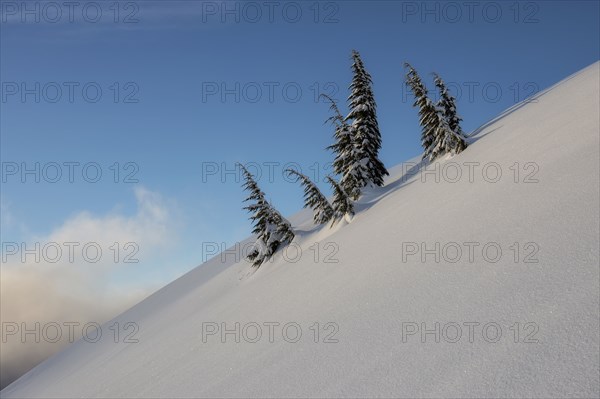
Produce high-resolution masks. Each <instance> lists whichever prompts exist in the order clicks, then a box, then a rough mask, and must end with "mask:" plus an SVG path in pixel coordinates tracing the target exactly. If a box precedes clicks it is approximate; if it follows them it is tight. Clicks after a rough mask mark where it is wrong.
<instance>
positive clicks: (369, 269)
mask: <svg viewBox="0 0 600 399" xmlns="http://www.w3.org/2000/svg"><path fill="white" fill-rule="evenodd" d="M599 73H600V64H599V63H595V64H593V65H591V66H589V67H588V68H586V69H584V70H582V71H580V72H579V73H577V74H575V75H573V76H571V77H569V78H567V79H565V80H564V81H562V82H560V83H558V84H557V85H555V86H554V87H552V88H550V89H548V90H547V91H546V92H544V93H541V94H540V95H539V96H537V97H536V98H535V99H534V101H531V102H527V103H523V104H518V105H516V106H514V107H513V108H512V109H509V110H507V111H506V112H505V113H503V114H502V115H500V116H499V117H498V118H496V119H495V120H493V121H491V122H490V123H488V124H486V125H485V126H483V127H482V128H481V129H479V130H478V131H477V132H476V134H475V135H474V136H473V138H472V142H473V143H472V144H471V145H470V146H469V148H467V150H466V151H465V152H463V153H462V154H459V155H457V156H455V157H453V158H445V159H443V160H441V161H440V162H439V163H438V165H437V167H439V168H440V171H441V172H443V175H442V178H441V180H440V182H439V183H436V182H435V176H433V174H429V175H423V174H422V171H421V172H418V171H417V170H418V167H415V168H413V169H412V170H411V171H410V173H409V175H408V176H407V175H406V174H405V172H406V170H407V169H409V167H407V164H404V165H399V166H397V167H395V168H392V169H391V170H390V173H391V176H390V177H389V178H388V179H387V180H386V186H385V187H383V188H380V189H376V190H372V191H370V192H369V193H367V194H366V195H365V196H364V197H363V198H362V199H361V201H360V203H359V204H357V206H356V211H357V214H356V216H355V217H354V218H353V220H352V221H351V222H350V223H347V222H345V221H341V222H340V223H338V224H337V225H335V226H334V227H333V228H332V229H330V228H329V225H325V226H323V227H314V226H313V225H312V214H311V212H308V211H302V212H300V213H299V214H297V215H295V216H294V217H292V218H290V222H291V223H292V225H293V226H294V229H295V231H296V233H297V235H296V239H295V241H294V242H295V243H297V244H299V245H300V247H301V248H302V254H301V257H300V259H299V260H298V261H297V262H295V263H292V262H289V261H288V262H286V261H285V260H284V259H283V258H282V252H281V251H280V252H278V253H277V255H276V257H275V261H274V262H272V263H266V264H264V265H263V266H262V267H261V268H260V269H259V270H258V271H257V272H256V273H254V274H249V273H248V272H249V271H250V270H251V268H250V265H249V264H248V263H246V262H245V261H243V260H242V261H238V262H237V263H236V261H235V256H234V255H227V259H226V262H223V261H222V260H221V257H220V256H217V257H216V258H214V259H212V260H211V261H209V262H207V263H205V264H203V265H201V266H199V267H197V268H196V269H194V270H193V271H191V272H190V273H188V274H186V275H185V276H183V277H181V278H180V279H178V280H176V281H174V282H173V283H171V284H169V285H167V286H166V287H164V288H163V289H161V290H160V291H158V292H156V293H155V294H153V295H152V296H150V297H149V298H147V299H146V300H144V301H142V302H141V303H139V304H138V305H136V306H134V307H133V308H131V309H130V310H128V311H127V312H125V313H124V314H122V315H121V316H119V317H117V318H116V319H115V320H113V321H111V322H109V323H107V324H106V325H105V326H103V336H102V339H101V340H100V341H99V342H97V343H88V342H85V341H78V342H76V343H74V344H72V345H70V346H69V347H67V348H66V349H65V350H63V351H62V352H60V353H59V354H57V355H55V356H53V357H51V358H50V359H48V360H47V361H45V362H43V363H42V364H40V365H39V366H37V367H36V368H34V369H33V370H31V371H30V372H29V373H27V374H26V375H24V376H23V377H21V378H20V379H19V380H17V381H16V382H14V383H13V384H12V385H10V386H9V387H7V388H6V389H5V390H3V391H2V393H1V394H2V397H3V398H4V397H6V398H9V397H27V398H34V397H60V398H81V397H102V398H109V397H282V398H285V397H296V398H297V397H341V396H347V397H411V398H414V397H461V398H467V397H478V398H479V397H561V398H562V397H598V396H600V392H599V384H600V383H599V373H600V370H599V258H598V252H599V251H598V245H599V220H600V219H599V207H600V204H599V181H600V176H599V169H600V165H599V132H600V121H599V119H600V117H599V110H600V104H599V98H600V90H599ZM415 112H416V111H415ZM415 117H416V116H415ZM400 122H401V121H400ZM384 133H385V132H384ZM385 134H393V133H391V132H387V133H385ZM415 134H419V132H415ZM469 162H477V163H478V165H479V166H474V175H473V179H472V180H473V182H470V181H469V180H470V179H469V176H468V172H469V166H468V165H472V164H469ZM516 162H518V165H519V166H518V168H517V169H518V170H519V172H520V173H519V176H518V177H517V180H518V182H517V183H515V181H514V179H515V171H514V169H515V167H513V168H512V169H511V166H512V165H514V164H515V163H516ZM452 163H455V164H452ZM491 163H496V164H497V165H499V166H500V170H501V173H502V176H501V178H500V180H499V181H498V182H496V183H491V182H488V181H486V180H485V179H484V178H483V176H482V169H483V166H484V165H488V164H491ZM456 165H459V166H460V170H461V172H462V177H461V178H460V179H458V182H455V183H451V182H450V181H449V180H450V179H453V178H454V177H455V176H456V169H457V168H456V167H455V166H456ZM428 169H429V170H433V169H434V166H429V167H428ZM486 171H487V173H486V175H485V177H486V178H487V179H488V180H493V179H494V178H495V171H496V169H495V166H494V165H492V166H488V169H487V170H486ZM444 175H445V176H446V179H444V178H443V176H444ZM423 177H425V178H426V180H427V181H426V182H422V178H423ZM525 180H527V181H530V180H531V181H532V182H529V183H525V182H524V181H525ZM536 180H537V182H535V181H536ZM295 189H298V195H299V196H300V195H302V193H301V190H300V188H298V187H295ZM240 190H241V189H240ZM242 197H243V195H242V193H241V192H240V200H241V199H242ZM436 242H439V243H440V248H443V247H444V246H445V248H446V253H445V254H443V253H442V254H441V255H445V256H441V258H440V261H439V263H436V262H435V259H434V255H433V254H430V255H427V257H426V261H425V262H422V261H421V256H420V255H421V253H420V252H419V253H418V254H417V255H411V256H407V259H406V260H405V261H403V252H404V255H406V250H408V249H411V250H412V249H414V248H413V247H411V246H410V245H412V244H410V243H417V244H418V245H421V243H425V245H426V246H427V248H428V249H432V248H435V245H436V244H435V243H436ZM469 242H478V243H479V246H477V247H475V248H474V259H473V261H471V260H470V259H469V247H468V246H465V245H464V243H469ZM315 243H317V244H316V246H315ZM403 243H404V244H403ZM407 243H409V244H407ZM449 243H457V244H456V245H458V246H459V247H460V248H461V249H462V256H461V257H460V259H459V260H458V261H456V262H454V263H452V262H451V261H450V260H453V259H455V258H456V254H457V253H456V245H455V244H450V245H447V244H449ZM489 243H495V244H489ZM514 243H517V246H518V247H519V257H518V259H517V260H518V262H515V248H516V247H515V246H514ZM486 244H488V245H487V247H486V248H487V254H486V256H488V259H490V260H486V259H485V258H484V256H483V254H482V248H483V247H484V245H486ZM407 245H408V246H409V247H410V248H409V247H407ZM469 245H470V244H469ZM311 247H312V249H311ZM317 247H318V248H319V253H318V254H317V253H316V248H317ZM498 247H500V249H501V250H502V256H501V258H500V260H499V261H497V262H496V263H492V261H491V260H493V258H495V257H496V254H495V249H497V248H498ZM511 248H512V249H511ZM536 248H537V249H539V250H537V249H536ZM403 249H404V250H405V251H403ZM440 251H441V249H440ZM536 251H537V252H536ZM532 252H533V253H534V254H533V255H531V253H532ZM528 255H529V258H528V260H535V259H537V260H538V262H537V263H525V262H524V258H525V257H526V256H528ZM295 256H296V251H295V250H292V249H290V250H289V252H288V258H293V257H295ZM315 257H316V259H315ZM334 259H337V260H339V262H338V263H329V261H331V260H334ZM315 260H317V261H316V262H315ZM167 266H168V265H165V267H167ZM115 321H118V322H120V323H121V326H123V325H124V323H126V322H135V323H137V325H138V326H139V331H138V332H137V334H136V335H135V338H137V339H139V342H138V343H129V344H126V343H123V342H122V341H123V338H124V336H125V335H126V332H124V331H122V332H121V337H120V341H121V343H118V344H116V343H114V337H113V332H112V331H111V330H109V329H108V327H109V326H110V325H112V324H113V323H114V322H115ZM236 322H239V323H240V326H241V327H244V326H246V328H245V329H244V331H245V333H246V335H245V336H241V337H240V343H236V342H235V336H234V335H233V334H229V335H227V336H225V343H222V342H221V336H220V334H217V335H211V336H208V337H205V338H207V339H206V341H207V342H203V339H202V331H203V323H204V326H205V328H206V327H207V326H213V327H214V324H206V323H217V324H216V325H217V326H219V327H220V325H221V323H226V327H227V328H229V329H233V328H234V326H235V323H236ZM252 322H255V323H258V324H259V325H260V326H261V327H262V333H263V335H262V337H261V338H260V339H259V340H258V342H256V343H251V342H249V341H250V340H251V339H253V338H254V337H255V335H256V328H255V325H254V324H247V323H252ZM268 322H277V323H280V326H275V327H273V329H274V335H273V337H272V338H273V341H274V342H269V327H268V326H266V325H264V323H268ZM290 322H294V323H297V324H298V325H299V326H300V328H301V329H302V336H301V337H300V340H299V341H298V342H297V343H290V342H287V341H286V339H285V338H287V340H293V339H294V338H295V335H296V330H295V329H294V328H293V327H290V328H288V330H287V335H286V337H283V335H282V326H283V325H284V324H285V323H290ZM315 322H318V323H320V324H319V329H320V334H319V337H318V341H319V342H318V343H315V342H314V339H315V335H314V328H315V327H314V323H315ZM328 322H331V323H335V324H329V325H327V328H325V327H326V323H328ZM436 322H437V323H439V326H440V327H439V329H440V336H439V342H436V336H435V333H434V332H431V333H429V334H426V335H424V336H422V335H421V332H420V331H419V332H417V333H416V334H414V335H404V336H403V328H404V330H405V332H406V331H408V330H410V329H411V328H414V327H415V326H417V327H418V328H419V329H421V323H426V324H425V325H424V327H425V328H427V329H430V330H434V329H435V323H436ZM470 322H472V323H480V324H479V325H477V326H475V325H474V324H464V323H470ZM407 323H416V324H407ZM487 323H492V324H487ZM493 323H497V324H493ZM515 323H520V324H519V327H518V329H516V328H515ZM527 323H531V324H527ZM486 324H487V330H486V334H485V335H484V334H483V332H482V327H483V326H484V325H486ZM469 325H472V326H473V327H472V328H473V332H474V334H473V336H472V337H469V335H470V334H469V332H470V331H469ZM311 326H313V329H311ZM336 326H337V331H336ZM457 326H458V327H459V328H460V332H461V333H462V336H461V337H460V339H458V342H455V343H452V342H450V341H453V340H455V337H456V335H457V332H459V330H458V329H457ZM496 326H500V328H501V336H500V337H499V339H497V342H491V341H496V335H497V332H496V330H495V327H496ZM241 327H240V329H241ZM511 327H512V329H511ZM407 329H408V330H407ZM515 330H518V331H519V335H518V337H516V338H517V341H518V342H515ZM129 331H131V330H129ZM332 333H334V334H333V336H332V337H329V338H332V339H334V340H337V341H338V342H337V343H326V342H323V341H325V340H326V339H327V337H328V336H329V334H332ZM403 338H404V339H403ZM470 338H471V339H470ZM423 340H424V341H425V342H422V341H423ZM535 340H537V343H536V342H524V341H535ZM403 341H405V342H403ZM470 341H472V342H470ZM488 341H490V342H488Z"/></svg>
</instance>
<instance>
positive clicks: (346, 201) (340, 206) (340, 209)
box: [327, 176, 354, 226]
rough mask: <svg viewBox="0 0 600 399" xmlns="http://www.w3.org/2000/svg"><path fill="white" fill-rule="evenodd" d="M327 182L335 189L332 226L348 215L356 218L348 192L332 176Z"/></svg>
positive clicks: (328, 177)
mask: <svg viewBox="0 0 600 399" xmlns="http://www.w3.org/2000/svg"><path fill="white" fill-rule="evenodd" d="M327 180H328V181H329V183H330V184H331V187H332V188H333V203H332V207H333V210H334V214H333V222H332V223H331V226H333V225H334V224H335V222H337V221H338V220H339V219H342V218H343V217H345V216H346V215H348V216H354V204H353V203H352V198H350V196H349V195H348V193H347V192H346V190H344V188H343V187H342V186H341V185H340V184H338V182H336V181H335V180H333V178H332V177H331V176H327Z"/></svg>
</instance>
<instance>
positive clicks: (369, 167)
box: [346, 50, 389, 188]
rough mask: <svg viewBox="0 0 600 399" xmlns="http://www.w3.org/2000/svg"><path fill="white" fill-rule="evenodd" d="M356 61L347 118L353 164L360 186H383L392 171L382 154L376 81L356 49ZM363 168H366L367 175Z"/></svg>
mask: <svg viewBox="0 0 600 399" xmlns="http://www.w3.org/2000/svg"><path fill="white" fill-rule="evenodd" d="M352 60H353V63H352V72H353V78H352V83H351V84H350V95H349V96H348V103H349V109H350V113H349V114H348V116H347V117H346V121H349V122H350V125H351V127H352V130H351V133H352V137H353V143H354V156H353V157H354V163H353V167H354V168H358V169H357V170H355V171H352V173H353V174H355V176H356V179H357V181H356V184H357V186H358V187H359V188H362V187H365V186H367V185H375V186H383V178H384V176H386V175H388V174H389V173H388V171H387V170H386V168H385V166H384V165H383V162H381V160H379V157H378V155H379V150H380V149H381V134H380V132H379V125H378V123H377V113H376V108H377V106H376V103H375V98H374V97H373V89H372V87H371V86H372V84H373V82H372V79H371V75H369V73H368V72H367V70H366V69H365V67H364V64H363V62H362V60H361V58H360V54H359V53H358V52H357V51H356V50H353V51H352ZM362 168H365V169H366V175H365V174H364V173H363V171H362Z"/></svg>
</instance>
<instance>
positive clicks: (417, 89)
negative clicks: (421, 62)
mask: <svg viewBox="0 0 600 399" xmlns="http://www.w3.org/2000/svg"><path fill="white" fill-rule="evenodd" d="M404 65H405V66H406V68H407V69H408V72H407V74H406V82H407V84H408V85H409V87H410V89H411V90H412V92H413V95H414V97H415V102H414V103H413V106H414V107H418V108H419V123H420V125H421V145H422V146H423V159H428V160H429V161H433V160H434V159H436V158H438V157H439V156H441V155H443V154H445V153H448V152H452V151H453V143H455V141H456V139H457V136H456V134H455V133H454V132H453V131H452V129H450V126H449V125H448V122H447V121H446V119H445V118H444V115H443V114H442V112H441V111H440V109H438V107H437V106H436V105H435V104H434V103H433V102H432V101H431V99H430V98H429V97H428V95H427V88H426V87H425V84H424V83H423V81H422V80H421V77H420V76H419V74H418V73H417V71H416V70H415V69H414V68H413V67H412V66H411V65H410V64H409V63H405V64H404Z"/></svg>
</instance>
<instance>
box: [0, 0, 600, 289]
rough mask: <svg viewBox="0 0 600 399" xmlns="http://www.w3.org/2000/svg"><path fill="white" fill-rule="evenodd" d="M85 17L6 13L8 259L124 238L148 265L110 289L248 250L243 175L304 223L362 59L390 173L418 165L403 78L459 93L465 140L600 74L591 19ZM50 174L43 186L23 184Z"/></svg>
mask: <svg viewBox="0 0 600 399" xmlns="http://www.w3.org/2000/svg"><path fill="white" fill-rule="evenodd" d="M89 3H90V2H85V1H84V2H80V5H79V6H78V7H77V8H75V9H74V10H69V9H68V8H67V7H66V6H61V4H62V2H58V3H54V4H58V5H59V7H58V11H57V9H56V7H55V6H54V5H50V6H48V5H47V4H48V3H47V2H28V3H27V7H29V8H27V9H23V8H22V7H23V6H22V3H21V2H6V1H4V0H2V15H1V18H2V20H1V35H0V36H1V38H0V45H1V53H0V56H1V57H0V58H1V59H0V73H1V79H0V80H1V81H2V102H1V103H0V106H1V107H2V110H1V115H0V127H1V150H0V154H1V157H2V162H3V169H2V170H3V176H2V177H3V182H2V190H1V201H2V242H34V241H36V240H37V241H39V242H42V245H43V243H44V240H46V241H48V240H49V239H50V238H52V237H54V238H55V237H67V236H68V237H70V238H69V239H78V238H77V237H78V234H80V232H81V230H78V229H89V231H86V232H81V237H85V239H86V240H92V241H93V240H95V238H94V236H93V234H94V232H96V233H98V234H101V233H102V232H104V233H106V234H108V236H109V237H108V238H107V240H109V241H110V239H111V238H110V237H111V236H110V234H112V233H111V232H112V230H111V229H115V234H116V235H118V234H117V233H118V232H123V231H130V232H131V237H133V238H127V237H129V236H124V238H123V240H124V241H127V242H129V241H128V240H133V241H135V240H139V241H140V242H139V247H140V252H139V256H138V258H139V260H140V262H139V263H138V264H133V265H125V266H124V267H119V268H111V269H110V270H111V271H110V273H109V274H107V275H106V276H104V278H105V279H106V280H108V281H116V282H121V283H122V282H124V281H131V280H135V282H136V283H139V284H142V283H144V282H148V283H152V284H154V285H157V286H160V285H163V284H165V283H167V282H168V281H170V280H171V279H173V278H174V277H176V276H178V275H180V274H181V273H183V272H185V271H187V270H190V269H191V268H192V267H194V266H196V265H198V264H200V263H201V262H202V258H203V256H205V255H206V254H203V251H202V243H203V242H217V243H221V242H226V243H227V244H228V245H231V244H233V243H234V242H235V241H237V240H240V239H243V238H245V237H246V236H248V235H249V233H250V229H251V225H250V222H249V221H248V219H247V214H246V213H245V212H244V211H243V210H242V209H241V206H242V204H241V201H242V200H243V199H244V198H245V193H244V192H243V191H242V188H241V184H240V182H239V181H236V178H235V177H234V176H233V175H231V174H226V175H225V176H224V177H223V178H222V177H221V172H222V171H223V169H232V168H233V167H234V165H235V162H237V161H240V162H244V163H248V162H253V163H255V164H258V165H260V166H261V167H262V172H263V177H262V178H261V179H260V181H259V183H260V184H261V186H262V188H263V190H264V191H266V192H267V194H268V196H269V198H270V199H271V200H272V201H273V203H274V204H275V205H276V206H277V207H278V208H279V209H280V210H281V211H282V212H283V213H284V214H287V215H289V214H292V213H294V212H296V211H297V210H299V209H300V208H301V206H302V191H301V188H300V187H298V186H297V185H295V184H292V183H290V182H288V181H286V180H285V179H284V178H283V177H282V170H283V165H285V164H286V163H289V162H295V163H296V164H297V165H299V166H300V167H301V168H302V171H303V172H304V173H306V174H308V175H309V176H311V177H315V172H316V171H318V175H317V177H318V178H317V180H318V181H319V185H320V186H321V187H322V188H323V189H324V190H325V191H327V187H326V185H325V184H323V182H322V180H323V177H324V176H325V174H326V173H327V172H328V170H327V164H328V162H330V161H331V155H330V154H329V153H328V152H327V151H326V150H325V149H324V148H325V147H326V146H327V145H329V144H331V141H332V138H331V136H332V129H331V127H330V126H328V125H325V124H324V121H325V119H326V118H327V117H328V116H329V111H328V105H327V104H325V103H323V102H320V101H318V100H317V99H316V96H317V95H318V93H319V92H325V93H328V94H331V95H333V97H335V98H336V99H338V100H339V103H340V106H341V107H342V109H343V110H346V107H345V99H346V96H347V87H348V85H349V83H350V79H351V73H350V60H349V58H350V51H351V50H352V49H356V50H358V51H359V52H360V53H361V55H362V58H363V61H364V63H365V65H366V68H367V69H368V71H369V72H370V73H371V75H372V77H373V81H374V93H375V99H376V101H377V104H378V117H379V125H380V129H381V133H382V138H383V149H382V151H381V153H380V155H381V158H382V160H383V161H384V163H385V164H386V166H388V167H391V166H393V165H395V164H398V163H400V162H402V161H404V160H407V159H409V158H411V157H414V156H416V155H418V154H419V153H420V150H421V149H420V143H419V135H420V131H419V126H418V118H417V112H416V110H415V109H414V108H412V106H411V104H412V99H411V97H410V95H408V93H406V89H405V88H403V77H404V69H403V67H402V65H403V63H404V62H405V61H408V62H410V63H411V64H412V65H413V66H414V67H415V68H416V69H417V70H418V71H419V72H420V74H421V75H422V76H423V77H424V78H425V80H426V82H427V83H428V85H429V87H430V88H432V87H433V84H432V81H431V76H430V73H431V72H434V71H435V72H437V73H439V74H440V75H441V76H442V77H443V78H444V79H445V80H446V82H448V83H449V86H450V88H451V90H452V89H454V94H455V95H457V96H458V97H459V98H458V106H459V113H460V114H461V115H462V117H463V119H464V122H463V128H464V130H466V131H471V130H473V129H475V128H477V127H478V126H479V125H481V124H483V123H485V122H486V121H487V120H489V119H490V118H492V117H494V116H495V115H497V114H498V113H500V112H501V111H502V110H504V109H506V108H508V107H510V106H511V105H513V104H514V103H515V102H517V101H520V100H522V99H523V98H525V97H526V96H527V95H528V94H532V93H534V92H536V91H539V90H541V89H544V88H546V87H548V86H550V85H552V84H554V83H556V82H557V81H559V80H561V79H562V78H564V77H566V76H567V75H569V74H571V73H573V72H576V71H577V70H579V69H581V68H583V67H585V66H587V65H589V64H591V63H593V62H595V61H597V60H598V59H599V46H600V44H599V37H600V34H599V33H600V32H599V20H598V18H599V17H598V15H599V6H598V4H599V3H598V2H597V1H534V2H513V1H509V2H504V1H502V2H485V1H483V2H471V3H469V2H392V1H368V2H367V1H339V2H327V1H324V2H314V1H308V2H271V3H268V2H267V3H265V2H262V1H260V2H245V3H235V2H227V3H221V2H200V1H169V2H167V1H136V2H120V3H119V4H118V5H117V6H115V2H114V1H110V2H104V1H97V2H95V3H94V2H91V3H93V4H89ZM467 4H471V6H468V5H467ZM86 5H88V6H87V8H86ZM36 7H37V8H36ZM27 10H33V11H32V12H31V13H27V12H26V11H27ZM98 10H100V13H101V14H98V13H97V12H98ZM117 10H118V14H116V12H117ZM69 11H72V12H73V14H72V20H73V21H72V22H71V21H70V20H69V17H70V16H69ZM57 12H59V13H60V15H59V14H57ZM36 19H39V21H36ZM95 19H97V22H93V21H94V20H95ZM115 19H116V21H117V22H115ZM125 19H127V22H128V23H126V21H125ZM52 21H56V22H52ZM36 84H39V86H36ZM38 87H39V88H38ZM57 87H58V88H60V90H61V91H60V93H61V96H60V98H59V97H58V93H59V92H58V91H57ZM69 87H71V88H72V90H73V91H72V93H70V92H69ZM84 88H85V89H84ZM98 88H100V90H101V95H100V96H98V95H97V90H98ZM23 89H26V90H29V92H28V93H29V94H25V96H24V97H22V94H23V93H22V92H23ZM458 89H460V92H457V90H458ZM69 94H72V95H73V97H72V98H69ZM36 95H38V96H39V97H40V98H39V102H36ZM565 139H568V138H567V137H565ZM69 162H78V163H79V164H78V165H77V164H71V165H73V166H72V167H73V168H74V169H73V170H74V173H75V174H74V175H73V182H70V181H69V179H68V176H67V173H68V171H69V169H68V166H66V165H65V163H69ZM36 163H39V165H40V177H41V180H40V182H39V183H38V182H35V175H26V176H25V177H26V179H25V181H22V180H23V179H22V178H21V175H20V169H21V168H22V167H23V165H25V167H28V168H34V167H35V164H36ZM55 163H56V164H58V165H60V166H61V169H60V170H61V173H62V178H60V179H58V182H56V183H52V182H49V181H47V180H52V179H53V176H55V170H56V168H55V165H56V164H55ZM115 163H117V164H115ZM15 165H17V167H18V168H19V170H18V171H17V172H16V174H12V169H11V168H13V167H14V166H15ZM67 165H68V164H67ZM83 165H88V168H87V169H86V171H87V173H86V174H85V178H87V179H88V180H94V176H95V172H96V171H97V170H98V169H99V170H101V172H102V177H101V178H100V180H99V181H98V182H96V183H92V182H88V181H86V180H85V179H84V175H83V174H82V168H83ZM268 165H273V166H272V169H271V170H272V171H273V172H274V178H273V179H272V181H270V179H269V178H268V176H267V174H268V171H269V169H268ZM215 167H216V169H215ZM44 168H45V169H44ZM53 168H54V169H53ZM42 169H44V171H45V172H42ZM115 170H118V171H119V172H120V173H119V174H118V176H117V175H115ZM203 170H204V171H205V172H206V171H210V172H215V171H216V174H210V175H207V174H203ZM127 176H129V179H126V177H127ZM115 180H116V182H115ZM90 226H92V227H90ZM66 232H68V233H66ZM153 232H154V233H156V234H154V235H153V234H151V233H153ZM61 234H62V235H61ZM90 237H91V238H90ZM54 238H52V239H54ZM81 240H82V241H83V240H84V238H81ZM98 240H100V239H98ZM115 241H118V240H117V239H115ZM120 244H124V242H121V243H120ZM88 266H89V265H88Z"/></svg>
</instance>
